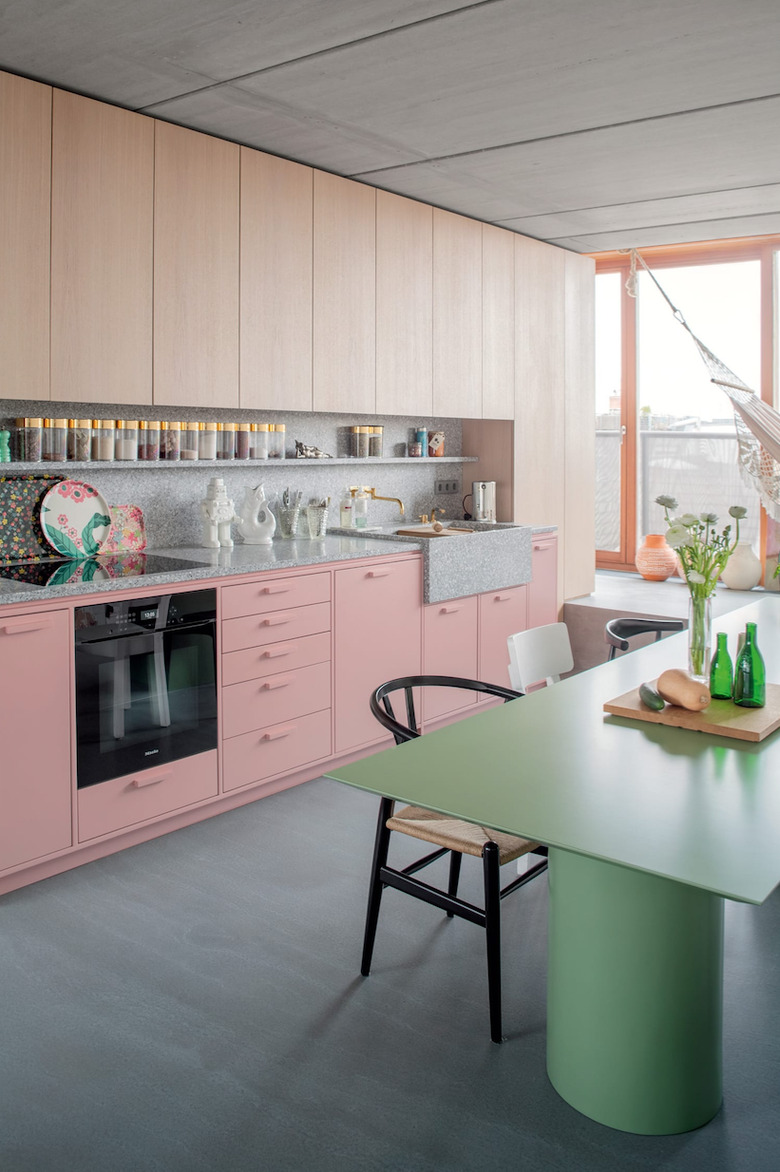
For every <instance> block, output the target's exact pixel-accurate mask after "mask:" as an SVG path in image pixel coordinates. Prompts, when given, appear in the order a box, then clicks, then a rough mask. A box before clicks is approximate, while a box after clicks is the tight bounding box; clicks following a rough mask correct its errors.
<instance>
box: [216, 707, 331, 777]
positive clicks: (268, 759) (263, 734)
mask: <svg viewBox="0 0 780 1172" xmlns="http://www.w3.org/2000/svg"><path fill="white" fill-rule="evenodd" d="M329 756H330V709H329V708H325V709H324V710H323V711H322V712H312V713H310V714H309V715H308V716H298V717H296V718H295V719H294V720H286V721H284V722H283V723H282V724H276V725H269V726H268V727H267V728H263V729H259V730H257V731H253V732H248V733H242V735H241V736H239V737H231V738H230V739H229V740H227V741H225V743H224V745H223V747H222V768H223V773H222V786H223V789H225V790H232V789H239V788H240V787H241V786H243V785H251V784H252V783H253V782H257V781H267V780H269V778H271V777H275V776H277V775H278V774H281V773H289V772H290V770H292V769H299V768H301V767H302V766H304V765H306V764H308V762H310V761H319V760H320V759H321V758H323V757H329Z"/></svg>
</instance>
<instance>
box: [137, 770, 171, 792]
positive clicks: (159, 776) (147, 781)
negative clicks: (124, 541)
mask: <svg viewBox="0 0 780 1172" xmlns="http://www.w3.org/2000/svg"><path fill="white" fill-rule="evenodd" d="M170 776H171V775H170V773H155V774H154V775H152V776H147V777H134V778H133V780H132V781H131V782H130V785H131V786H132V787H133V789H145V788H146V786H147V785H159V784H160V782H161V781H166V780H167V779H168V778H169V777H170Z"/></svg>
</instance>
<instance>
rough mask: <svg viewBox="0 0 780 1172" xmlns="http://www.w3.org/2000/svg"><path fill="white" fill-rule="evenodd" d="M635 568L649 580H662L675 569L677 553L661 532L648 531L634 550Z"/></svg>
mask: <svg viewBox="0 0 780 1172" xmlns="http://www.w3.org/2000/svg"><path fill="white" fill-rule="evenodd" d="M636 568H637V569H638V570H639V573H640V574H641V575H642V577H643V578H647V580H648V581H649V582H664V581H666V579H667V578H668V577H669V576H670V575H671V574H673V573H674V572H675V570H676V569H677V554H676V553H675V552H674V550H673V549H672V547H671V545H667V543H666V538H665V537H664V535H663V533H648V535H647V537H646V538H645V540H644V542H643V543H642V545H641V546H640V547H639V549H638V550H637V551H636Z"/></svg>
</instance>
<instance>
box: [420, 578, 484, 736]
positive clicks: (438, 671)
mask: <svg viewBox="0 0 780 1172" xmlns="http://www.w3.org/2000/svg"><path fill="white" fill-rule="evenodd" d="M477 618H478V607H477V597H476V595H471V596H470V597H467V598H453V599H452V600H451V601H450V602H434V603H431V604H430V605H429V606H426V607H425V612H424V615H423V671H424V673H425V674H426V675H440V676H463V677H465V678H466V679H469V680H474V679H477V672H478V655H477ZM476 702H477V693H476V692H466V691H461V690H460V689H456V688H426V689H425V692H424V694H423V720H426V721H428V720H436V719H437V718H438V717H440V716H445V715H446V714H447V713H449V712H457V711H459V710H460V709H461V708H468V707H469V706H470V705H472V704H476Z"/></svg>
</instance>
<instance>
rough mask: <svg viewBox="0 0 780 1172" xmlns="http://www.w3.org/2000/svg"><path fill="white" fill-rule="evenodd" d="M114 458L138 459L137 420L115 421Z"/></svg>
mask: <svg viewBox="0 0 780 1172" xmlns="http://www.w3.org/2000/svg"><path fill="white" fill-rule="evenodd" d="M114 457H115V459H117V460H137V459H138V420H137V419H117V421H116V445H115V448H114Z"/></svg>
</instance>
